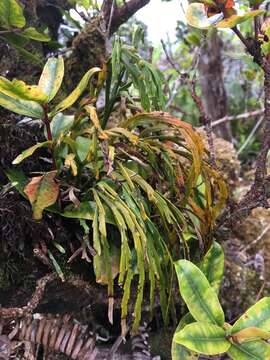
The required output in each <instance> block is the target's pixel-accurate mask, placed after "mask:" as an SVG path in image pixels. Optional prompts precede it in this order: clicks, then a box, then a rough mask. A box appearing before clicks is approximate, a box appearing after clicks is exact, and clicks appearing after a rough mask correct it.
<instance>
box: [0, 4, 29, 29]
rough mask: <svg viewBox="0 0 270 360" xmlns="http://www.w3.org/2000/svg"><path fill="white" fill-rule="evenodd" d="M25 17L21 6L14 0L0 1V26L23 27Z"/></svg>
mask: <svg viewBox="0 0 270 360" xmlns="http://www.w3.org/2000/svg"><path fill="white" fill-rule="evenodd" d="M24 26H25V17H24V16H23V7H22V5H21V4H20V3H19V2H18V1H16V0H1V1H0V27H3V28H6V29H9V28H11V27H17V28H23V27H24Z"/></svg>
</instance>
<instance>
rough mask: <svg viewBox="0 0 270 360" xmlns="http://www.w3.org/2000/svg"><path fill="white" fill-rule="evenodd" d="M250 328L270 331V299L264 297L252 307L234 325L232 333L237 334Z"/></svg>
mask: <svg viewBox="0 0 270 360" xmlns="http://www.w3.org/2000/svg"><path fill="white" fill-rule="evenodd" d="M248 327H257V328H259V329H262V330H265V331H270V297H264V298H263V299H261V300H260V301H258V302H257V303H256V304H255V305H253V306H251V307H250V308H249V309H248V310H247V311H246V312H245V313H244V314H243V315H242V316H241V317H240V318H239V319H238V320H237V321H236V322H235V323H234V325H233V327H232V329H231V333H232V334H235V333H237V332H239V331H240V330H242V329H245V328H248Z"/></svg>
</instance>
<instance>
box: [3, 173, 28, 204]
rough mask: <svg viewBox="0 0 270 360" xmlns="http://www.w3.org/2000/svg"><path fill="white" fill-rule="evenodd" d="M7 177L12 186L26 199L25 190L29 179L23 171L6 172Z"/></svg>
mask: <svg viewBox="0 0 270 360" xmlns="http://www.w3.org/2000/svg"><path fill="white" fill-rule="evenodd" d="M6 175H7V177H8V179H9V181H10V182H11V185H12V186H14V187H15V189H17V190H18V191H19V193H20V194H21V195H22V196H23V197H25V198H26V195H25V192H24V188H25V186H26V185H27V183H28V182H29V179H28V178H27V177H26V176H25V174H24V173H23V172H22V170H18V169H9V170H7V171H6Z"/></svg>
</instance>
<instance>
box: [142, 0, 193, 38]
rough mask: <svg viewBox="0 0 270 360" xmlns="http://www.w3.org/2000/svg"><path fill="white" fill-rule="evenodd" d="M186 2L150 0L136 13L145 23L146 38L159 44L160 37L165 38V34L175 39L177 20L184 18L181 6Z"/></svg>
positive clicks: (184, 5)
mask: <svg viewBox="0 0 270 360" xmlns="http://www.w3.org/2000/svg"><path fill="white" fill-rule="evenodd" d="M181 3H182V5H183V6H181ZM186 3H187V0H172V1H169V2H166V1H161V0H151V1H150V3H149V4H147V5H146V6H145V7H143V8H142V9H141V10H139V11H138V12H137V13H136V17H137V19H139V20H141V21H143V22H144V23H145V24H146V25H147V27H148V38H149V40H151V41H152V42H153V44H154V45H157V44H159V43H160V40H161V39H164V40H166V38H167V34H168V36H169V37H170V39H171V40H174V39H175V28H176V24H177V20H183V19H184V14H183V7H184V8H185V7H186Z"/></svg>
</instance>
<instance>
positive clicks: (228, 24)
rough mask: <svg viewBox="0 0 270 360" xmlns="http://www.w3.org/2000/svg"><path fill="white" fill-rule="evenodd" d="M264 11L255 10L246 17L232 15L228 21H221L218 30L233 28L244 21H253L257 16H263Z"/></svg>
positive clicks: (245, 15)
mask: <svg viewBox="0 0 270 360" xmlns="http://www.w3.org/2000/svg"><path fill="white" fill-rule="evenodd" d="M263 13H264V10H253V11H250V12H248V13H246V14H244V15H232V16H230V17H229V18H227V19H224V20H221V21H220V22H219V23H218V24H217V27H218V28H233V27H235V26H236V25H238V24H241V23H242V22H244V21H247V20H249V19H253V18H254V17H255V16H258V15H262V14H263Z"/></svg>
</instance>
